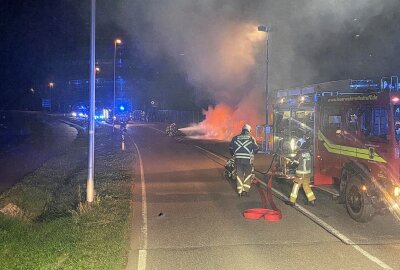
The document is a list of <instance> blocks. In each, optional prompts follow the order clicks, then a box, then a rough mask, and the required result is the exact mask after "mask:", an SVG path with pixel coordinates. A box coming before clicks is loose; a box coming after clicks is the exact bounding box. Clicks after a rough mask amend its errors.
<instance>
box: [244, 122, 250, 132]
mask: <svg viewBox="0 0 400 270" xmlns="http://www.w3.org/2000/svg"><path fill="white" fill-rule="evenodd" d="M242 130H247V131H248V132H251V126H250V125H249V124H245V125H244V126H243V127H242Z"/></svg>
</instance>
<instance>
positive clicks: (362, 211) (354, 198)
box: [346, 176, 374, 222]
mask: <svg viewBox="0 0 400 270" xmlns="http://www.w3.org/2000/svg"><path fill="white" fill-rule="evenodd" d="M361 185H362V184H361V180H360V178H359V177H358V176H353V177H351V178H350V180H349V181H348V183H347V185H346V208H347V212H348V213H349V215H350V216H351V217H352V218H353V219H354V220H355V221H357V222H368V221H369V220H370V219H371V218H372V217H373V214H374V208H373V206H372V204H371V202H370V200H369V198H368V197H367V195H366V193H365V192H363V191H362V190H361Z"/></svg>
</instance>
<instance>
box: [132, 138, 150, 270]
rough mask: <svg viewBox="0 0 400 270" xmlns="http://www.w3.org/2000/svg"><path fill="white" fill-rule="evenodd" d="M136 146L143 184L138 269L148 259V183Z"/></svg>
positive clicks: (144, 265)
mask: <svg viewBox="0 0 400 270" xmlns="http://www.w3.org/2000/svg"><path fill="white" fill-rule="evenodd" d="M133 144H134V145H135V148H136V152H137V154H138V159H139V166H140V182H141V186H142V219H143V224H142V229H141V231H142V237H143V238H142V243H141V249H139V259H138V268H137V269H138V270H145V269H146V261H147V197H146V183H145V178H144V169H143V162H142V157H141V155H140V151H139V148H138V146H137V145H136V143H133Z"/></svg>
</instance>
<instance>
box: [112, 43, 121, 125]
mask: <svg viewBox="0 0 400 270" xmlns="http://www.w3.org/2000/svg"><path fill="white" fill-rule="evenodd" d="M120 44H122V41H121V40H120V39H118V38H117V39H116V40H114V101H113V124H112V126H113V132H114V130H115V61H116V58H117V45H120Z"/></svg>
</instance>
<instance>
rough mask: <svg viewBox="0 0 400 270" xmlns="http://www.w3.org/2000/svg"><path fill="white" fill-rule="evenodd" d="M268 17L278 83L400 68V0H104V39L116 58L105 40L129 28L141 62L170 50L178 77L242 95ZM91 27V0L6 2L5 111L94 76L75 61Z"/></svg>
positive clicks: (85, 49)
mask: <svg viewBox="0 0 400 270" xmlns="http://www.w3.org/2000/svg"><path fill="white" fill-rule="evenodd" d="M262 23H267V24H269V25H271V33H270V40H269V45H270V47H269V49H270V50H269V52H270V63H269V70H270V87H271V89H277V88H286V87H294V86H299V85H304V84H311V83H317V82H323V81H329V80H338V79H346V78H353V79H362V78H371V77H381V76H387V75H398V74H399V73H400V62H399V61H398V56H397V55H398V52H399V49H400V39H399V34H400V1H398V0H385V1H379V0H354V1H344V0H324V1H321V0H279V1H276V0H275V1H272V0H265V1H261V0H252V1H244V0H218V1H217V0H202V1H196V0H169V1H161V0H146V1H139V0H115V1H109V0H98V1H97V25H96V27H97V33H96V34H97V40H96V42H97V43H96V45H97V46H98V50H99V57H106V56H104V55H101V54H102V51H106V52H107V49H105V50H104V49H101V48H107V47H109V44H112V42H113V39H114V38H115V37H116V36H121V37H122V38H124V40H125V41H126V42H125V43H126V44H127V46H128V47H129V44H131V47H133V44H135V48H139V55H140V58H141V59H140V61H138V62H140V63H145V64H149V65H155V64H156V63H159V62H160V61H159V59H163V61H164V62H165V58H166V57H167V58H169V59H170V60H169V63H168V64H165V67H166V68H168V69H169V70H171V68H172V69H175V70H176V72H178V73H181V74H182V76H175V77H179V78H186V80H187V82H188V83H190V84H192V85H193V86H194V87H196V88H198V89H201V90H202V91H206V92H207V93H209V94H211V95H213V96H214V97H215V98H216V99H221V100H224V99H228V100H230V101H232V98H231V97H232V96H234V95H235V94H238V93H243V92H246V91H243V89H249V88H257V87H258V86H259V84H260V81H261V80H262V78H263V76H262V68H263V65H264V62H263V61H264V59H263V58H264V56H263V53H264V51H263V50H264V47H263V46H264V43H263V42H264V41H254V40H252V39H251V37H250V36H249V35H248V34H246V31H247V29H248V26H249V25H254V26H257V25H258V24H262ZM89 30H90V1H89V0H85V1H78V0H59V1H54V0H41V1H34V0H32V1H22V0H14V1H13V0H3V1H2V4H1V7H0V33H1V35H2V37H1V40H0V91H1V92H0V109H3V108H10V107H15V106H19V105H20V104H21V103H23V101H22V100H24V99H29V98H30V96H29V95H28V94H29V93H28V91H29V89H30V88H31V87H40V85H41V84H45V83H46V82H48V81H50V80H63V79H65V78H71V77H74V76H76V77H81V78H82V77H85V76H87V75H88V69H87V70H86V69H85V68H83V69H82V70H78V69H71V68H65V63H66V62H71V61H78V62H79V61H81V62H82V61H83V62H84V63H85V62H86V61H88V59H89V40H90V32H89ZM243 40H246V42H244V43H242V41H243ZM111 49H112V48H111ZM135 53H136V54H138V51H136V52H135ZM87 63H88V62H87ZM83 67H84V65H83ZM162 69H163V67H162V66H160V67H159V72H162ZM85 72H86V74H83V73H85ZM82 74H83V75H82ZM252 81H258V83H254V84H253V83H252ZM166 85H167V87H170V88H171V89H173V85H174V83H173V81H168V82H167V83H166ZM257 85H258V86H257ZM27 93H28V94H27ZM240 95H243V94H239V96H240ZM232 102H238V101H237V100H236V101H235V100H233V101H232Z"/></svg>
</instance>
